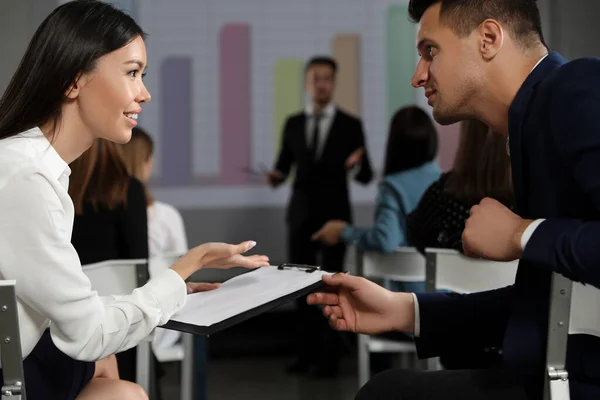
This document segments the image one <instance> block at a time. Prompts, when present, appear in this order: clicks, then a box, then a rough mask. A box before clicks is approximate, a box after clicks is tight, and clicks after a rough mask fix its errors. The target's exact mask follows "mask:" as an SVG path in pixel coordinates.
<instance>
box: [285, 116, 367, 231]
mask: <svg viewBox="0 0 600 400" xmlns="http://www.w3.org/2000/svg"><path fill="white" fill-rule="evenodd" d="M306 120H307V117H306V115H305V113H299V114H296V115H293V116H291V117H289V118H288V120H287V121H286V123H285V127H284V130H283V137H282V143H281V151H280V153H279V157H278V159H277V162H276V164H275V169H277V170H278V171H280V172H281V173H283V174H284V175H285V176H286V177H287V175H288V174H289V173H290V171H291V168H292V166H294V167H295V175H296V176H295V181H294V190H293V194H292V198H291V200H290V204H289V207H288V212H287V221H288V224H289V225H290V227H291V228H296V227H301V226H305V224H310V225H312V226H315V228H317V229H318V228H319V227H320V224H323V223H325V222H326V221H327V220H329V219H341V220H344V221H348V222H351V209H350V200H349V197H348V173H349V172H348V170H347V169H346V167H345V162H346V159H347V158H348V156H350V154H352V152H353V151H355V150H357V149H358V148H360V147H365V153H364V156H363V159H362V162H361V163H360V167H359V168H360V169H359V170H358V172H357V174H356V176H355V179H356V180H357V181H358V182H361V183H363V184H366V183H368V182H369V181H370V180H371V179H372V177H373V171H372V170H371V164H370V161H369V157H368V155H367V152H366V145H365V137H364V133H363V129H362V123H361V121H360V120H359V119H357V118H355V117H353V116H351V115H349V114H347V113H345V112H343V111H342V110H340V109H339V108H338V109H337V110H336V113H335V117H334V119H333V121H332V123H331V127H330V130H329V134H328V135H327V139H326V142H325V146H324V147H323V152H322V153H321V155H320V157H319V159H318V160H317V161H316V162H313V161H312V160H311V158H310V155H309V151H308V144H307V142H306Z"/></svg>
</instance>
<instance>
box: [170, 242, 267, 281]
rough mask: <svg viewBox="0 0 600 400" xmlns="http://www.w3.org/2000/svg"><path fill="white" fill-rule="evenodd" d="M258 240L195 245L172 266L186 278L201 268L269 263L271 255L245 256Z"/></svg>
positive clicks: (264, 264) (256, 266)
mask: <svg viewBox="0 0 600 400" xmlns="http://www.w3.org/2000/svg"><path fill="white" fill-rule="evenodd" d="M254 246H256V242H253V241H247V242H243V243H240V244H228V243H204V244H201V245H200V246H197V247H194V248H193V249H191V250H190V251H188V252H187V253H186V254H185V255H184V256H183V257H181V258H180V259H179V260H178V261H177V262H176V263H175V264H173V265H172V266H171V269H173V270H174V271H175V272H177V273H178V274H179V275H180V276H181V277H182V278H183V279H184V280H185V279H187V278H188V277H189V276H190V275H192V274H193V273H194V272H196V271H197V270H199V269H201V268H231V267H246V268H258V267H265V266H268V265H269V257H267V256H262V255H252V256H244V255H242V254H243V253H245V252H247V251H249V250H250V249H252V248H253V247H254Z"/></svg>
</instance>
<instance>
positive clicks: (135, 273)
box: [83, 259, 147, 296]
mask: <svg viewBox="0 0 600 400" xmlns="http://www.w3.org/2000/svg"><path fill="white" fill-rule="evenodd" d="M146 263H147V260H145V259H135V260H109V261H102V262H98V263H94V264H87V265H84V266H83V272H84V273H85V274H86V275H87V277H88V278H89V280H90V282H91V283H92V289H93V290H95V291H97V292H98V294H99V295H100V296H114V295H127V294H131V292H133V290H134V289H135V288H137V287H140V286H142V285H143V284H144V283H145V282H146V281H147V276H146V279H144V277H145V275H146V274H147V272H144V270H146V269H147V267H146Z"/></svg>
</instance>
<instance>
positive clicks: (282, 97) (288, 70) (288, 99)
mask: <svg viewBox="0 0 600 400" xmlns="http://www.w3.org/2000/svg"><path fill="white" fill-rule="evenodd" d="M303 67H304V61H302V60H299V59H281V60H278V61H277V63H276V64H275V74H274V76H275V78H274V85H273V107H274V115H275V121H274V122H275V126H274V133H275V135H274V137H275V147H274V148H275V154H276V156H277V154H279V148H280V147H281V134H282V131H283V124H284V123H285V121H286V119H287V118H288V117H289V116H290V115H291V114H295V113H297V112H300V111H302V108H303V104H302V103H303V97H304V90H303V87H302V81H303V79H302V69H303Z"/></svg>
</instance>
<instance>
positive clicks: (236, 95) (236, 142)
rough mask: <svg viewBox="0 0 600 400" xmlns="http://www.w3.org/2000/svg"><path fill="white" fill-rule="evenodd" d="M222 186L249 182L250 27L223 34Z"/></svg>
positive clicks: (234, 26) (229, 27)
mask: <svg viewBox="0 0 600 400" xmlns="http://www.w3.org/2000/svg"><path fill="white" fill-rule="evenodd" d="M219 41H220V43H219V44H220V60H219V71H220V105H221V107H220V110H221V183H222V184H224V185H239V184H244V183H246V182H247V180H248V179H247V177H248V173H247V169H248V168H249V167H251V165H250V130H251V121H250V26H248V25H247V24H228V25H225V26H223V27H222V28H221V33H220V38H219Z"/></svg>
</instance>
